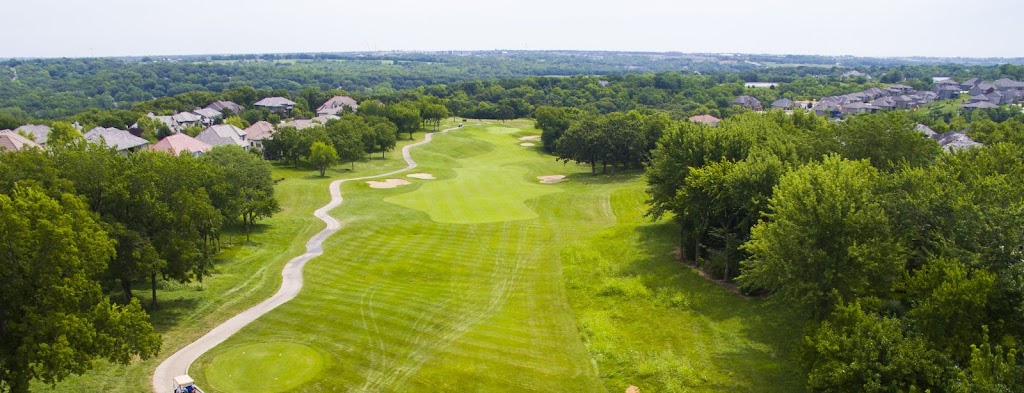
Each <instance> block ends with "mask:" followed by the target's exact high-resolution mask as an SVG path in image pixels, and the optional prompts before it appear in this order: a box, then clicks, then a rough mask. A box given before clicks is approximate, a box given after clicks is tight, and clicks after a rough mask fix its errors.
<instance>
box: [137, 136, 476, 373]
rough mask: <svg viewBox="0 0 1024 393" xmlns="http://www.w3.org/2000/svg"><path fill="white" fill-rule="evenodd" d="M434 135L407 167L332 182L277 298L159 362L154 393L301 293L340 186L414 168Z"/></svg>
mask: <svg viewBox="0 0 1024 393" xmlns="http://www.w3.org/2000/svg"><path fill="white" fill-rule="evenodd" d="M457 128H458V127H453V128H448V129H445V130H442V131H440V132H441V133H445V132H448V131H451V130H454V129H457ZM433 136H434V133H433V132H431V133H428V134H427V135H426V136H425V137H424V138H423V140H422V141H420V142H416V143H413V144H411V145H406V146H405V147H404V148H402V158H404V159H405V162H406V163H407V164H408V166H406V167H405V168H402V169H399V170H396V171H392V172H388V173H382V174H379V175H373V176H364V177H357V178H354V179H342V180H335V181H333V182H331V185H330V187H329V188H330V191H331V202H330V203H328V204H327V205H324V207H321V208H319V209H317V210H316V211H315V212H313V215H314V216H316V217H317V218H319V219H321V220H323V221H324V222H325V223H327V228H324V229H323V230H322V231H320V232H319V233H317V234H316V235H313V237H311V238H310V239H309V241H308V242H306V253H305V254H302V255H299V256H297V257H295V258H294V259H292V260H291V261H288V264H286V265H284V270H282V271H281V275H282V276H283V277H284V278H283V280H282V281H281V289H278V290H277V293H275V294H274V296H271V297H270V298H268V299H267V300H264V301H263V302H261V303H260V304H257V305H255V306H252V308H249V309H248V310H245V311H242V312H241V313H239V314H238V315H235V316H234V317H232V318H231V319H229V320H227V321H224V323H222V324H220V325H218V326H217V327H215V328H213V330H210V332H209V333H206V335H205V336H203V337H200V338H199V339H198V340H196V341H194V342H192V343H191V344H189V345H187V346H185V347H184V348H182V349H179V350H178V352H175V353H174V354H173V355H171V356H170V357H168V358H167V359H164V361H163V363H160V365H159V366H157V367H156V371H155V372H154V373H153V391H154V392H157V393H166V392H169V391H170V390H171V384H172V383H173V380H172V379H173V378H174V377H176V376H178V375H182V374H188V368H189V366H191V365H192V362H194V361H195V360H196V359H198V358H199V356H200V355H202V354H204V353H206V351H209V350H210V349H213V347H215V346H217V344H220V343H222V342H224V340H227V339H228V337H231V335H233V334H235V333H237V332H238V331H239V330H241V329H242V328H243V327H245V326H246V325H248V324H249V323H251V322H252V321H255V320H256V318H259V317H261V316H263V314H266V313H268V312H270V310H273V309H275V308H277V306H280V305H282V304H285V303H286V302H288V301H289V300H292V299H293V298H295V295H298V294H299V290H301V289H302V267H303V266H305V265H306V262H308V261H309V260H310V259H313V258H315V257H317V256H319V255H320V254H323V247H322V246H323V243H324V240H326V239H327V238H328V237H330V236H331V235H332V234H334V232H337V231H338V229H341V224H340V223H338V220H335V219H334V217H331V216H330V215H328V214H327V212H329V211H331V209H334V208H335V207H338V205H341V202H342V201H343V199H342V197H341V183H344V182H350V181H359V180H367V179H375V178H378V177H385V176H391V175H394V174H398V173H402V172H405V171H408V170H410V169H413V168H415V167H416V161H413V160H412V156H411V155H410V154H409V150H411V149H412V148H414V147H416V146H419V145H422V144H425V143H428V142H430V140H431V139H432V138H433Z"/></svg>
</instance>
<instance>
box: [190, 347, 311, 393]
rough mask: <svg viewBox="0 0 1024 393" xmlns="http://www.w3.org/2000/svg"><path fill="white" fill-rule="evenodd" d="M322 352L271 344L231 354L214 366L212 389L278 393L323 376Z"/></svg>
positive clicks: (209, 369) (215, 362) (225, 354)
mask: <svg viewBox="0 0 1024 393" xmlns="http://www.w3.org/2000/svg"><path fill="white" fill-rule="evenodd" d="M323 363H324V361H323V356H322V355H321V354H320V352H319V351H317V350H315V349H313V348H310V347H307V346H305V345H301V344H295V343H288V342H271V343H260V344H252V345H246V346H242V347H238V348H235V349H233V350H231V351H227V352H225V353H223V354H221V355H220V356H217V358H216V359H214V360H213V362H212V363H211V364H210V366H209V367H208V369H207V375H209V377H210V385H209V386H210V388H209V389H216V390H220V391H228V392H251V393H278V392H285V391H288V390H291V389H294V388H296V387H298V386H300V385H302V384H303V383H305V382H306V381H308V380H310V379H312V378H313V377H314V376H316V375H317V374H319V373H320V370H321V369H322V368H323V366H324V364H323Z"/></svg>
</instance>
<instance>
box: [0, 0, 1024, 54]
mask: <svg viewBox="0 0 1024 393" xmlns="http://www.w3.org/2000/svg"><path fill="white" fill-rule="evenodd" d="M851 4H852V3H835V4H833V3H826V4H815V5H813V6H807V3H806V2H798V1H793V0H782V1H776V2H772V3H771V4H766V3H765V2H760V1H753V0H722V1H716V2H713V3H705V2H701V3H696V4H680V3H677V2H671V1H667V0H639V1H635V2H629V3H622V2H612V1H607V0H599V1H595V2H590V3H587V5H586V6H585V7H579V6H575V5H572V4H564V3H561V2H550V1H547V2H544V1H539V0H523V1H521V2H518V3H516V6H514V7H505V6H503V5H500V4H489V3H483V2H476V1H469V0H444V1H434V2H420V1H413V0H386V1H384V2H378V3H368V2H357V3H352V4H334V3H323V2H316V1H311V0H296V1H294V2H291V3H288V4H279V3H272V2H270V1H266V0H255V1H249V2H241V1H237V0H231V1H221V2H203V1H199V0H182V1H179V2H176V4H175V5H174V6H173V7H166V6H163V5H161V4H158V3H152V2H138V1H130V0H98V1H94V2H72V1H68V0H55V1H53V2H49V3H46V4H41V3H35V2H33V3H28V2H18V3H14V4H9V5H7V7H6V10H5V12H4V13H3V14H2V15H0V26H4V28H5V30H7V31H8V32H10V33H9V34H8V37H10V38H11V39H5V40H4V41H3V42H0V57H3V58H21V57H33V58H34V57H44V58H51V57H118V56H185V55H214V54H262V53H330V52H367V51H408V52H416V51H477V50H565V51H616V52H682V53H744V54H778V55H782V54H792V55H820V56H856V57H964V58H1015V57H1022V56H1024V53H1021V50H1020V49H1019V45H1007V43H1008V42H1012V41H1011V39H1010V37H1015V36H1016V34H1015V32H1014V29H1015V27H1016V26H1015V24H1013V23H1000V22H998V21H997V22H992V20H991V19H992V18H991V15H1024V2H1011V1H1008V0H979V1H976V2H973V3H971V9H970V10H969V12H963V11H960V10H958V6H960V5H961V3H960V2H954V1H952V0H938V1H923V0H910V1H904V2H898V3H897V2H891V1H882V0H864V1H861V2H858V3H856V4H853V5H851ZM33 16H34V17H33ZM41 19H42V23H41V22H40V20H41Z"/></svg>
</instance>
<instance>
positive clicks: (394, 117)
mask: <svg viewBox="0 0 1024 393" xmlns="http://www.w3.org/2000/svg"><path fill="white" fill-rule="evenodd" d="M360 112H362V107H360ZM384 116H385V117H387V118H388V120H391V122H392V123H395V125H396V126H398V132H400V133H401V132H407V133H409V139H412V133H414V132H416V131H418V130H419V129H420V123H421V122H422V118H421V117H420V110H419V108H417V107H416V105H414V104H412V103H411V102H408V101H403V102H400V103H398V104H394V105H391V106H388V107H387V108H386V109H385V111H384Z"/></svg>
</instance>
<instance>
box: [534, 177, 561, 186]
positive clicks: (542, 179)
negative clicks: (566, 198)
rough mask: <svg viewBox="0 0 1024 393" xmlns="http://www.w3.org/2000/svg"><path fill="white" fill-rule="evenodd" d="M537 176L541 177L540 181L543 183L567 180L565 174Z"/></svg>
mask: <svg viewBox="0 0 1024 393" xmlns="http://www.w3.org/2000/svg"><path fill="white" fill-rule="evenodd" d="M537 178H538V179H540V182H541V183H543V184H554V183H561V182H563V181H565V175H547V176H537Z"/></svg>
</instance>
